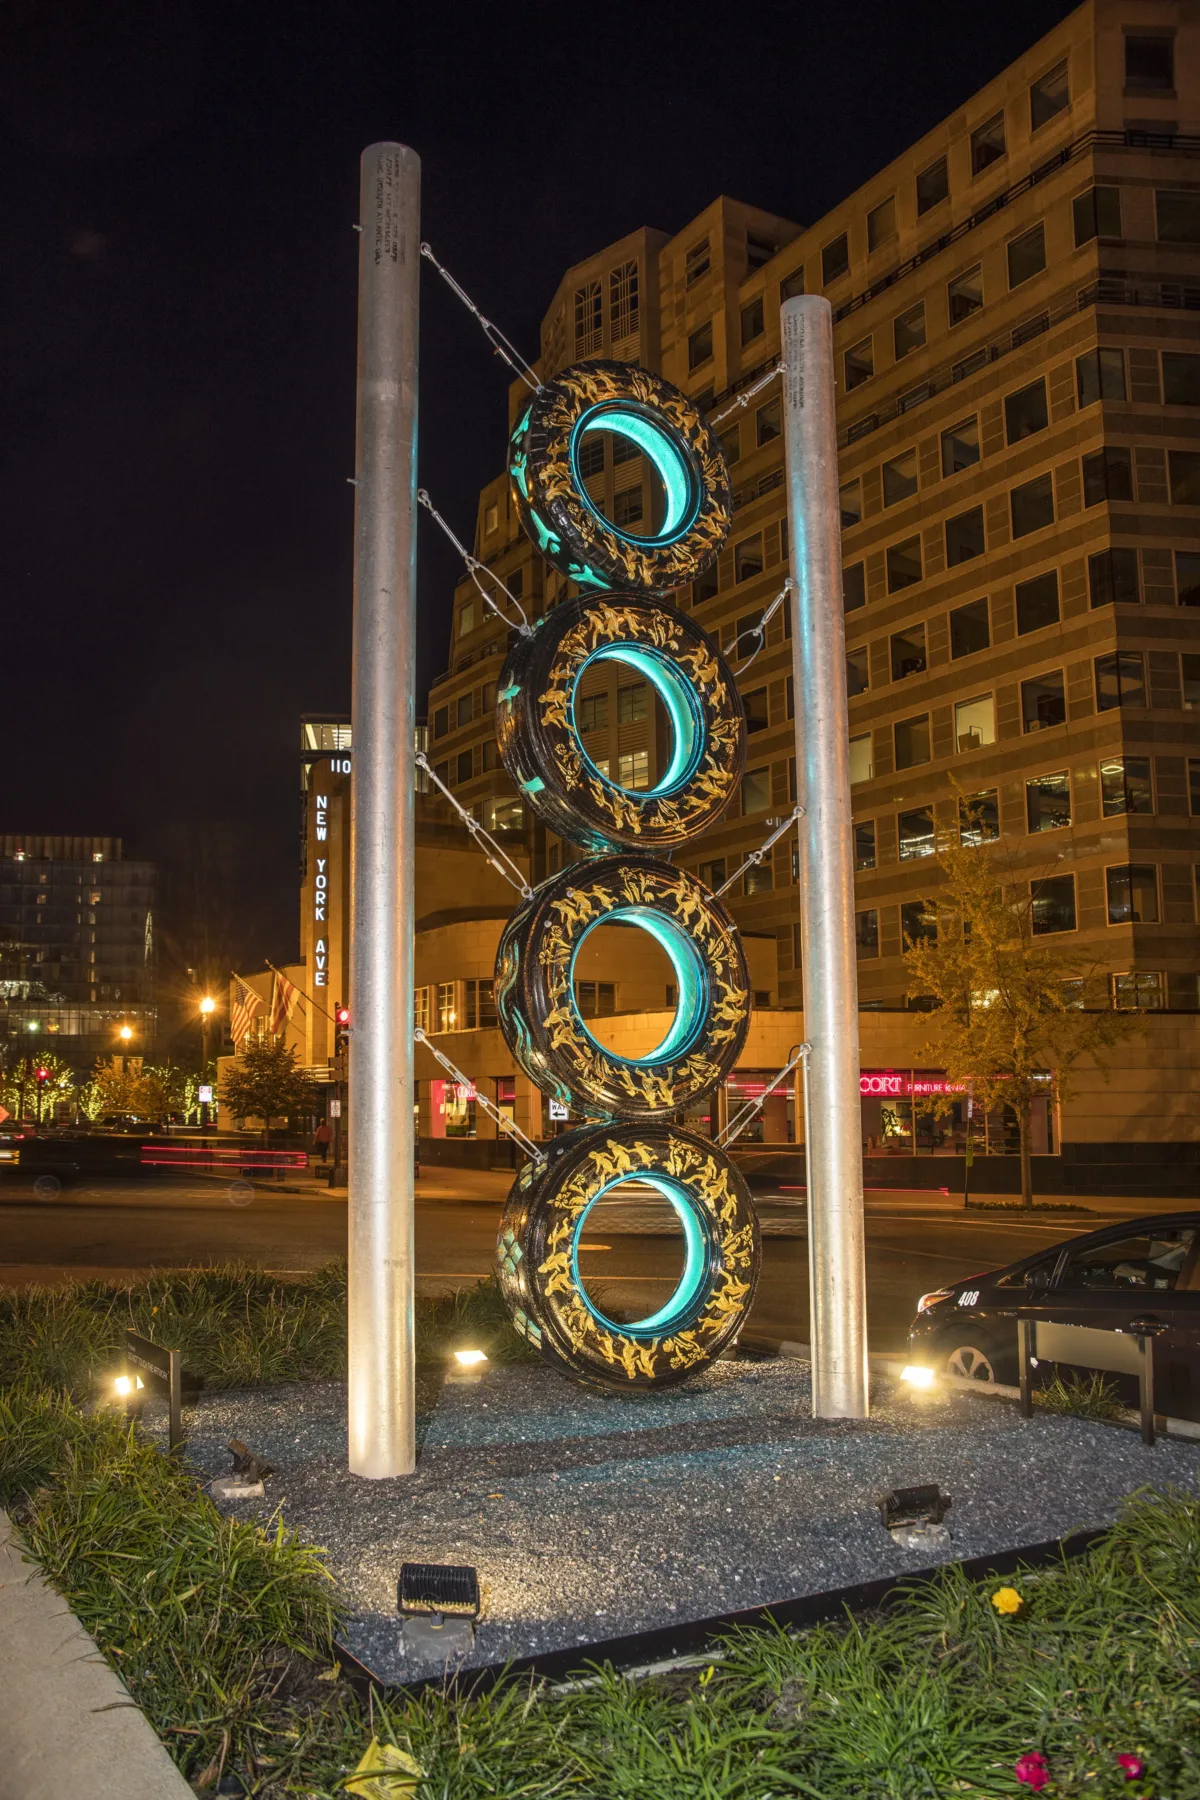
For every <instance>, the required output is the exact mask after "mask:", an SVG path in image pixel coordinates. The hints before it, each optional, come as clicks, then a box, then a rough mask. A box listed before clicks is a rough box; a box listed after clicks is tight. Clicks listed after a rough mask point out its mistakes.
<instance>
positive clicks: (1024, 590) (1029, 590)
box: [1015, 569, 1059, 637]
mask: <svg viewBox="0 0 1200 1800" xmlns="http://www.w3.org/2000/svg"><path fill="white" fill-rule="evenodd" d="M1015 599H1016V604H1017V636H1018V637H1024V636H1025V635H1026V633H1028V632H1030V631H1043V630H1045V628H1046V626H1047V625H1057V624H1058V618H1059V611H1058V570H1057V569H1047V571H1046V573H1045V574H1044V575H1035V576H1033V578H1032V579H1031V580H1029V581H1018V583H1017V585H1016V589H1015Z"/></svg>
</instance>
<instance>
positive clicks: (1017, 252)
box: [1008, 221, 1046, 288]
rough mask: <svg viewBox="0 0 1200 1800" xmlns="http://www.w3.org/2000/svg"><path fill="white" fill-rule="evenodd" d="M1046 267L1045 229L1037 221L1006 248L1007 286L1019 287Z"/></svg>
mask: <svg viewBox="0 0 1200 1800" xmlns="http://www.w3.org/2000/svg"><path fill="white" fill-rule="evenodd" d="M1045 267H1046V228H1045V226H1044V225H1043V224H1042V223H1041V222H1040V221H1039V222H1038V224H1036V225H1034V226H1032V227H1031V228H1030V230H1028V231H1023V232H1022V233H1021V235H1020V237H1016V238H1013V240H1012V242H1011V243H1010V244H1009V246H1008V285H1009V287H1010V288H1017V287H1020V286H1021V284H1022V282H1026V281H1031V280H1032V279H1033V277H1034V276H1035V275H1040V274H1041V272H1042V270H1043V269H1044V268H1045Z"/></svg>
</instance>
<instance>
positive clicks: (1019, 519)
mask: <svg viewBox="0 0 1200 1800" xmlns="http://www.w3.org/2000/svg"><path fill="white" fill-rule="evenodd" d="M1009 505H1010V509H1011V512H1012V534H1013V536H1014V537H1015V538H1021V537H1028V536H1029V535H1030V533H1031V532H1034V531H1043V530H1044V529H1045V528H1046V526H1047V525H1053V523H1054V478H1053V476H1052V475H1049V474H1046V475H1035V476H1034V478H1033V480H1032V481H1023V482H1022V483H1021V485H1020V487H1015V488H1013V489H1012V490H1011V491H1010V493H1009Z"/></svg>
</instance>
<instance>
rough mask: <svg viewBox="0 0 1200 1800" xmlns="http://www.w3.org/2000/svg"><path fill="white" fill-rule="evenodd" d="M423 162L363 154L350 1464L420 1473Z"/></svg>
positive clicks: (360, 1471)
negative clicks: (416, 945)
mask: <svg viewBox="0 0 1200 1800" xmlns="http://www.w3.org/2000/svg"><path fill="white" fill-rule="evenodd" d="M420 184H421V164H420V159H419V157H418V156H417V155H416V152H415V151H413V150H410V149H408V148H407V147H406V146H405V145H403V144H390V143H384V144H372V145H371V146H370V148H369V149H367V150H364V152H363V155H362V163H361V185H360V206H359V221H360V237H359V250H358V410H357V431H356V439H357V449H356V455H355V508H354V655H353V670H354V675H353V698H352V702H351V720H352V731H353V743H354V783H353V788H352V811H351V827H350V866H351V874H350V881H351V897H350V918H351V926H350V932H351V936H350V1017H351V1019H352V1021H353V1036H352V1038H351V1046H350V1059H351V1064H352V1067H351V1071H350V1082H349V1105H350V1108H351V1115H350V1118H349V1119H348V1121H347V1123H348V1124H349V1139H350V1143H349V1157H348V1163H349V1265H350V1267H349V1314H350V1338H349V1370H348V1373H349V1384H348V1385H349V1460H350V1469H351V1472H352V1473H353V1474H355V1475H365V1476H369V1477H372V1478H382V1477H385V1476H391V1475H408V1474H411V1473H412V1471H413V1470H414V1469H415V1467H416V1454H417V1452H416V1345H415V1340H414V1330H413V1299H414V1248H413V1222H414V1214H415V1194H414V1179H413V1107H412V1095H413V1023H414V1021H413V919H414V916H415V915H414V867H413V843H414V836H415V821H414V811H413V789H414V775H415V767H414V761H413V758H414V730H415V723H416V721H415V689H416V657H415V648H416V538H417V501H416V488H417V482H416V473H417V470H416V465H417V309H418V284H419V274H420V265H421V243H420Z"/></svg>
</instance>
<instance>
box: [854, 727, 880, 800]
mask: <svg viewBox="0 0 1200 1800" xmlns="http://www.w3.org/2000/svg"><path fill="white" fill-rule="evenodd" d="M874 775H875V757H874V752H873V750H872V747H871V733H870V732H869V731H865V732H863V733H862V735H861V736H860V737H852V738H851V739H850V784H851V786H852V787H853V786H855V785H856V784H857V783H858V782H860V781H871V780H873V779H874Z"/></svg>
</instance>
